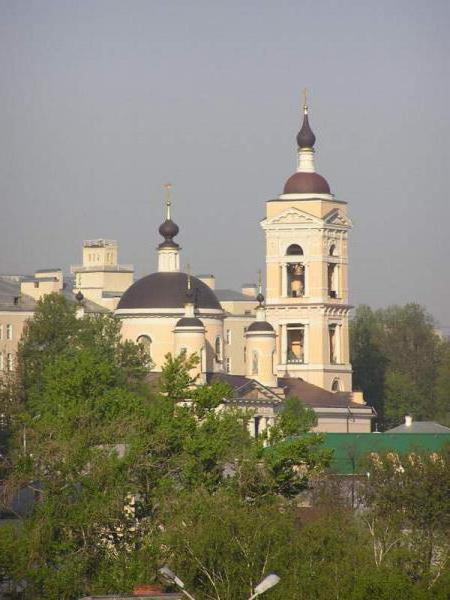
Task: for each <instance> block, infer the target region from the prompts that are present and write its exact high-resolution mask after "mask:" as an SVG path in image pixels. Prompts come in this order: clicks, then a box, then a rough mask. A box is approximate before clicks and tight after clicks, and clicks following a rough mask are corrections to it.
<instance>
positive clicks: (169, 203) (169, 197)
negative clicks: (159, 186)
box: [163, 183, 173, 221]
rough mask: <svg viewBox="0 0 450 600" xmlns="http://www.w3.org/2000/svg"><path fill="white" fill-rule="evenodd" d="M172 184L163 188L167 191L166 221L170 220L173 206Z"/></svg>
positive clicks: (166, 184)
mask: <svg viewBox="0 0 450 600" xmlns="http://www.w3.org/2000/svg"><path fill="white" fill-rule="evenodd" d="M172 187H173V186H172V184H171V183H165V184H164V185H163V188H164V189H165V190H166V219H167V220H168V221H169V220H170V207H171V206H172Z"/></svg>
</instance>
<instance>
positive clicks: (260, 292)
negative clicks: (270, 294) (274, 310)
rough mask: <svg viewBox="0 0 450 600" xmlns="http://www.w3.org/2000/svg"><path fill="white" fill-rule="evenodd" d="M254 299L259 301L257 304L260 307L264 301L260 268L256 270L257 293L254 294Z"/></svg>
mask: <svg viewBox="0 0 450 600" xmlns="http://www.w3.org/2000/svg"><path fill="white" fill-rule="evenodd" d="M256 299H257V300H258V302H259V306H260V307H261V306H262V305H263V303H264V295H263V293H262V275H261V269H259V270H258V295H257V296H256Z"/></svg>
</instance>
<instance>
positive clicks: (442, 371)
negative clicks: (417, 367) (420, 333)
mask: <svg viewBox="0 0 450 600" xmlns="http://www.w3.org/2000/svg"><path fill="white" fill-rule="evenodd" d="M435 396H436V397H435V410H436V418H437V420H438V422H439V423H442V425H447V426H450V342H448V341H446V342H442V344H441V346H440V353H439V361H438V365H437V376H436V394H435Z"/></svg>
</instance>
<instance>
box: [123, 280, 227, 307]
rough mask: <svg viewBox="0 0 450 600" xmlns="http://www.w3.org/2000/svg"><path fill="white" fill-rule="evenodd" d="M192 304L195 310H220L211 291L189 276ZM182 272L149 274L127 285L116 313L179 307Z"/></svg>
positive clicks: (183, 299) (183, 301)
mask: <svg viewBox="0 0 450 600" xmlns="http://www.w3.org/2000/svg"><path fill="white" fill-rule="evenodd" d="M190 285H191V289H192V294H193V299H194V303H195V304H196V306H197V307H198V308H199V309H202V308H203V309H208V308H209V309H216V310H221V308H222V307H221V306H220V304H219V301H218V299H217V297H216V294H215V293H214V291H213V290H212V289H211V288H210V287H209V286H207V285H206V283H203V281H201V280H200V279H197V277H192V276H191V277H190ZM187 290H188V275H187V274H186V273H164V272H163V273H152V274H151V275H147V276H146V277H143V278H142V279H139V280H138V281H136V282H135V283H133V285H132V286H130V287H129V288H128V289H127V291H126V292H125V293H124V295H123V296H122V298H121V299H120V302H119V305H118V307H117V309H118V310H124V309H125V310H126V309H134V308H142V309H146V308H158V309H164V308H183V307H184V305H185V304H186V302H187V300H188V298H187V295H186V292H187Z"/></svg>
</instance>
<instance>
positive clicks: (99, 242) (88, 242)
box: [83, 239, 117, 248]
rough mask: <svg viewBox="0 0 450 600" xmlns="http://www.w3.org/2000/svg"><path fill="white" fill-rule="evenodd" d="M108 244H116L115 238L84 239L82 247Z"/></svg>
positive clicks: (97, 246)
mask: <svg viewBox="0 0 450 600" xmlns="http://www.w3.org/2000/svg"><path fill="white" fill-rule="evenodd" d="M109 246H117V240H104V239H98V240H84V242H83V247H84V248H106V247H109Z"/></svg>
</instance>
